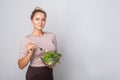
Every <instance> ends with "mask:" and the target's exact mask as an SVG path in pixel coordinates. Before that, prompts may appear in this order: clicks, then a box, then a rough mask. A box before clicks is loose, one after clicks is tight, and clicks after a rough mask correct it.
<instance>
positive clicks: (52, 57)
mask: <svg viewBox="0 0 120 80" xmlns="http://www.w3.org/2000/svg"><path fill="white" fill-rule="evenodd" d="M61 56H62V55H61V54H60V53H57V52H50V51H48V50H45V54H44V55H43V56H42V57H40V58H41V59H42V61H43V63H44V64H45V65H47V66H49V67H50V68H52V67H54V66H55V65H56V63H58V62H59V60H60V58H61Z"/></svg>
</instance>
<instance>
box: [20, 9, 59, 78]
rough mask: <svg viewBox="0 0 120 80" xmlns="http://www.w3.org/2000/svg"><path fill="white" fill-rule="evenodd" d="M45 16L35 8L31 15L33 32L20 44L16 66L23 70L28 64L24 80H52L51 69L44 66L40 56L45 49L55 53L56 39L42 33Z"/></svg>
mask: <svg viewBox="0 0 120 80" xmlns="http://www.w3.org/2000/svg"><path fill="white" fill-rule="evenodd" d="M46 18H47V14H46V12H45V11H44V10H42V9H41V8H39V7H36V8H35V9H34V11H33V12H32V14H31V22H32V24H33V31H32V33H30V34H29V35H27V36H26V37H25V38H24V39H23V41H22V44H21V48H20V57H19V60H18V66H19V68H20V69H23V68H24V67H26V66H27V65H28V64H29V67H28V70H27V73H26V80H53V69H52V68H49V67H48V66H46V65H45V64H44V63H43V62H42V60H41V58H40V56H42V55H44V53H45V51H44V50H45V49H47V50H49V51H57V43H56V37H55V35H54V33H52V32H46V31H43V28H44V27H45V24H46Z"/></svg>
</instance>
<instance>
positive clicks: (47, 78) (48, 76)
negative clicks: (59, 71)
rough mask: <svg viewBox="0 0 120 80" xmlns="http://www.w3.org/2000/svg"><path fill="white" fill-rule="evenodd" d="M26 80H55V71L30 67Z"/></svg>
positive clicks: (47, 68)
mask: <svg viewBox="0 0 120 80" xmlns="http://www.w3.org/2000/svg"><path fill="white" fill-rule="evenodd" d="M26 80H53V69H52V68H49V67H46V66H45V67H32V66H29V67H28V70H27V73H26Z"/></svg>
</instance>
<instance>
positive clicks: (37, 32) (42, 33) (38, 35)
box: [32, 29, 44, 37]
mask: <svg viewBox="0 0 120 80" xmlns="http://www.w3.org/2000/svg"><path fill="white" fill-rule="evenodd" d="M32 35H33V36H37V37H41V36H43V35H44V32H43V31H42V30H35V29H34V30H33V32H32Z"/></svg>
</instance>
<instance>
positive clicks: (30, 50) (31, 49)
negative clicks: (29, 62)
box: [27, 42, 36, 53]
mask: <svg viewBox="0 0 120 80" xmlns="http://www.w3.org/2000/svg"><path fill="white" fill-rule="evenodd" d="M27 46H28V51H29V52H32V53H33V52H34V51H35V48H36V46H35V44H34V42H28V45H27Z"/></svg>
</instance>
